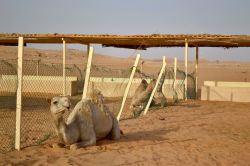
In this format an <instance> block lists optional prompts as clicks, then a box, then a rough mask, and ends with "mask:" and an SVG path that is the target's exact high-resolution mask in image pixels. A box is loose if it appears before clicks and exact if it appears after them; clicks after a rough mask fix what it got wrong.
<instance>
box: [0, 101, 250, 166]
mask: <svg viewBox="0 0 250 166" xmlns="http://www.w3.org/2000/svg"><path fill="white" fill-rule="evenodd" d="M249 108H250V103H245V104H243V103H231V102H202V101H193V100H189V101H187V102H181V103H178V104H177V105H172V106H168V107H167V108H164V109H153V110H151V111H150V112H149V114H147V115H146V116H142V117H140V118H138V119H127V120H123V121H121V122H120V127H121V129H122V130H123V131H124V135H123V136H122V138H121V139H120V140H118V141H112V140H102V141H99V142H98V144H97V146H92V147H87V148H82V149H78V150H69V149H66V148H51V143H48V144H45V145H39V146H32V147H28V148H24V149H22V151H19V152H18V151H12V152H8V153H6V154H0V165H102V166H105V165H249V164H250V121H249V118H250V110H249Z"/></svg>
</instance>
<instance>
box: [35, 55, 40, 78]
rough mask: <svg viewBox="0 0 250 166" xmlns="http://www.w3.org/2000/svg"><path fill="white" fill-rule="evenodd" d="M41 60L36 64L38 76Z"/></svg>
mask: <svg viewBox="0 0 250 166" xmlns="http://www.w3.org/2000/svg"><path fill="white" fill-rule="evenodd" d="M39 67H40V59H39V60H37V62H36V75H37V76H39V70H40V69H39Z"/></svg>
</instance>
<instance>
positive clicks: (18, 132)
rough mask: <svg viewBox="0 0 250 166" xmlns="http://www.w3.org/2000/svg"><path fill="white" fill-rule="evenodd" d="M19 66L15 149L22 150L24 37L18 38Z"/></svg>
mask: <svg viewBox="0 0 250 166" xmlns="http://www.w3.org/2000/svg"><path fill="white" fill-rule="evenodd" d="M17 61H18V65H17V78H18V83H17V96H16V136H15V149H17V150H20V140H21V136H20V135H21V110H22V83H23V37H18V60H17Z"/></svg>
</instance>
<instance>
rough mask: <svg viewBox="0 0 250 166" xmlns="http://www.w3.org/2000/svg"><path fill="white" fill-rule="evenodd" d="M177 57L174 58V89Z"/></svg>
mask: <svg viewBox="0 0 250 166" xmlns="http://www.w3.org/2000/svg"><path fill="white" fill-rule="evenodd" d="M176 72H177V57H175V58H174V90H175V88H176Z"/></svg>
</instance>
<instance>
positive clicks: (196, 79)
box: [195, 47, 199, 99]
mask: <svg viewBox="0 0 250 166" xmlns="http://www.w3.org/2000/svg"><path fill="white" fill-rule="evenodd" d="M195 62H196V63H195V97H196V99H198V63H199V47H196V61H195Z"/></svg>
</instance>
